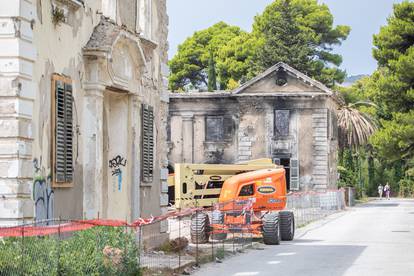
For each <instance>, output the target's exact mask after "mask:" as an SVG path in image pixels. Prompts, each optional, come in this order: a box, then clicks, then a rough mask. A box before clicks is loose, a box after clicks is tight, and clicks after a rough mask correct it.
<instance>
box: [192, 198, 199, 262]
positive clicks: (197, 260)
mask: <svg viewBox="0 0 414 276" xmlns="http://www.w3.org/2000/svg"><path fill="white" fill-rule="evenodd" d="M195 204H196V220H195V221H196V229H198V219H197V218H198V201H197V200H196V202H195ZM190 228H191V222H190ZM190 232H191V229H190ZM190 235H191V234H190ZM198 253H199V252H198V235H196V266H197V267H199V266H200V263H199V256H198Z"/></svg>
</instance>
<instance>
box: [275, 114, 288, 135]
mask: <svg viewBox="0 0 414 276" xmlns="http://www.w3.org/2000/svg"><path fill="white" fill-rule="evenodd" d="M289 120H290V111H289V110H275V136H288V135H289Z"/></svg>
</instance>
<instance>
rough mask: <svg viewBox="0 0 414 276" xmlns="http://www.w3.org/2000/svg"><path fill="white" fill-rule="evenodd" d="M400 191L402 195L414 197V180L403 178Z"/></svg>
mask: <svg viewBox="0 0 414 276" xmlns="http://www.w3.org/2000/svg"><path fill="white" fill-rule="evenodd" d="M399 184H400V192H399V196H401V197H414V180H412V179H409V178H404V179H401V181H400V183H399Z"/></svg>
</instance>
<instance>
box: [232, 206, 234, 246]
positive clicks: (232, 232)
mask: <svg viewBox="0 0 414 276" xmlns="http://www.w3.org/2000/svg"><path fill="white" fill-rule="evenodd" d="M233 212H234V200H233ZM232 234H233V238H232V242H233V254H234V231H232Z"/></svg>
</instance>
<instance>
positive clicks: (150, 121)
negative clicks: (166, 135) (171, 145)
mask: <svg viewBox="0 0 414 276" xmlns="http://www.w3.org/2000/svg"><path fill="white" fill-rule="evenodd" d="M141 164H142V180H143V181H144V182H152V176H153V170H154V109H153V107H152V106H148V105H145V104H143V105H142V162H141Z"/></svg>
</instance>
